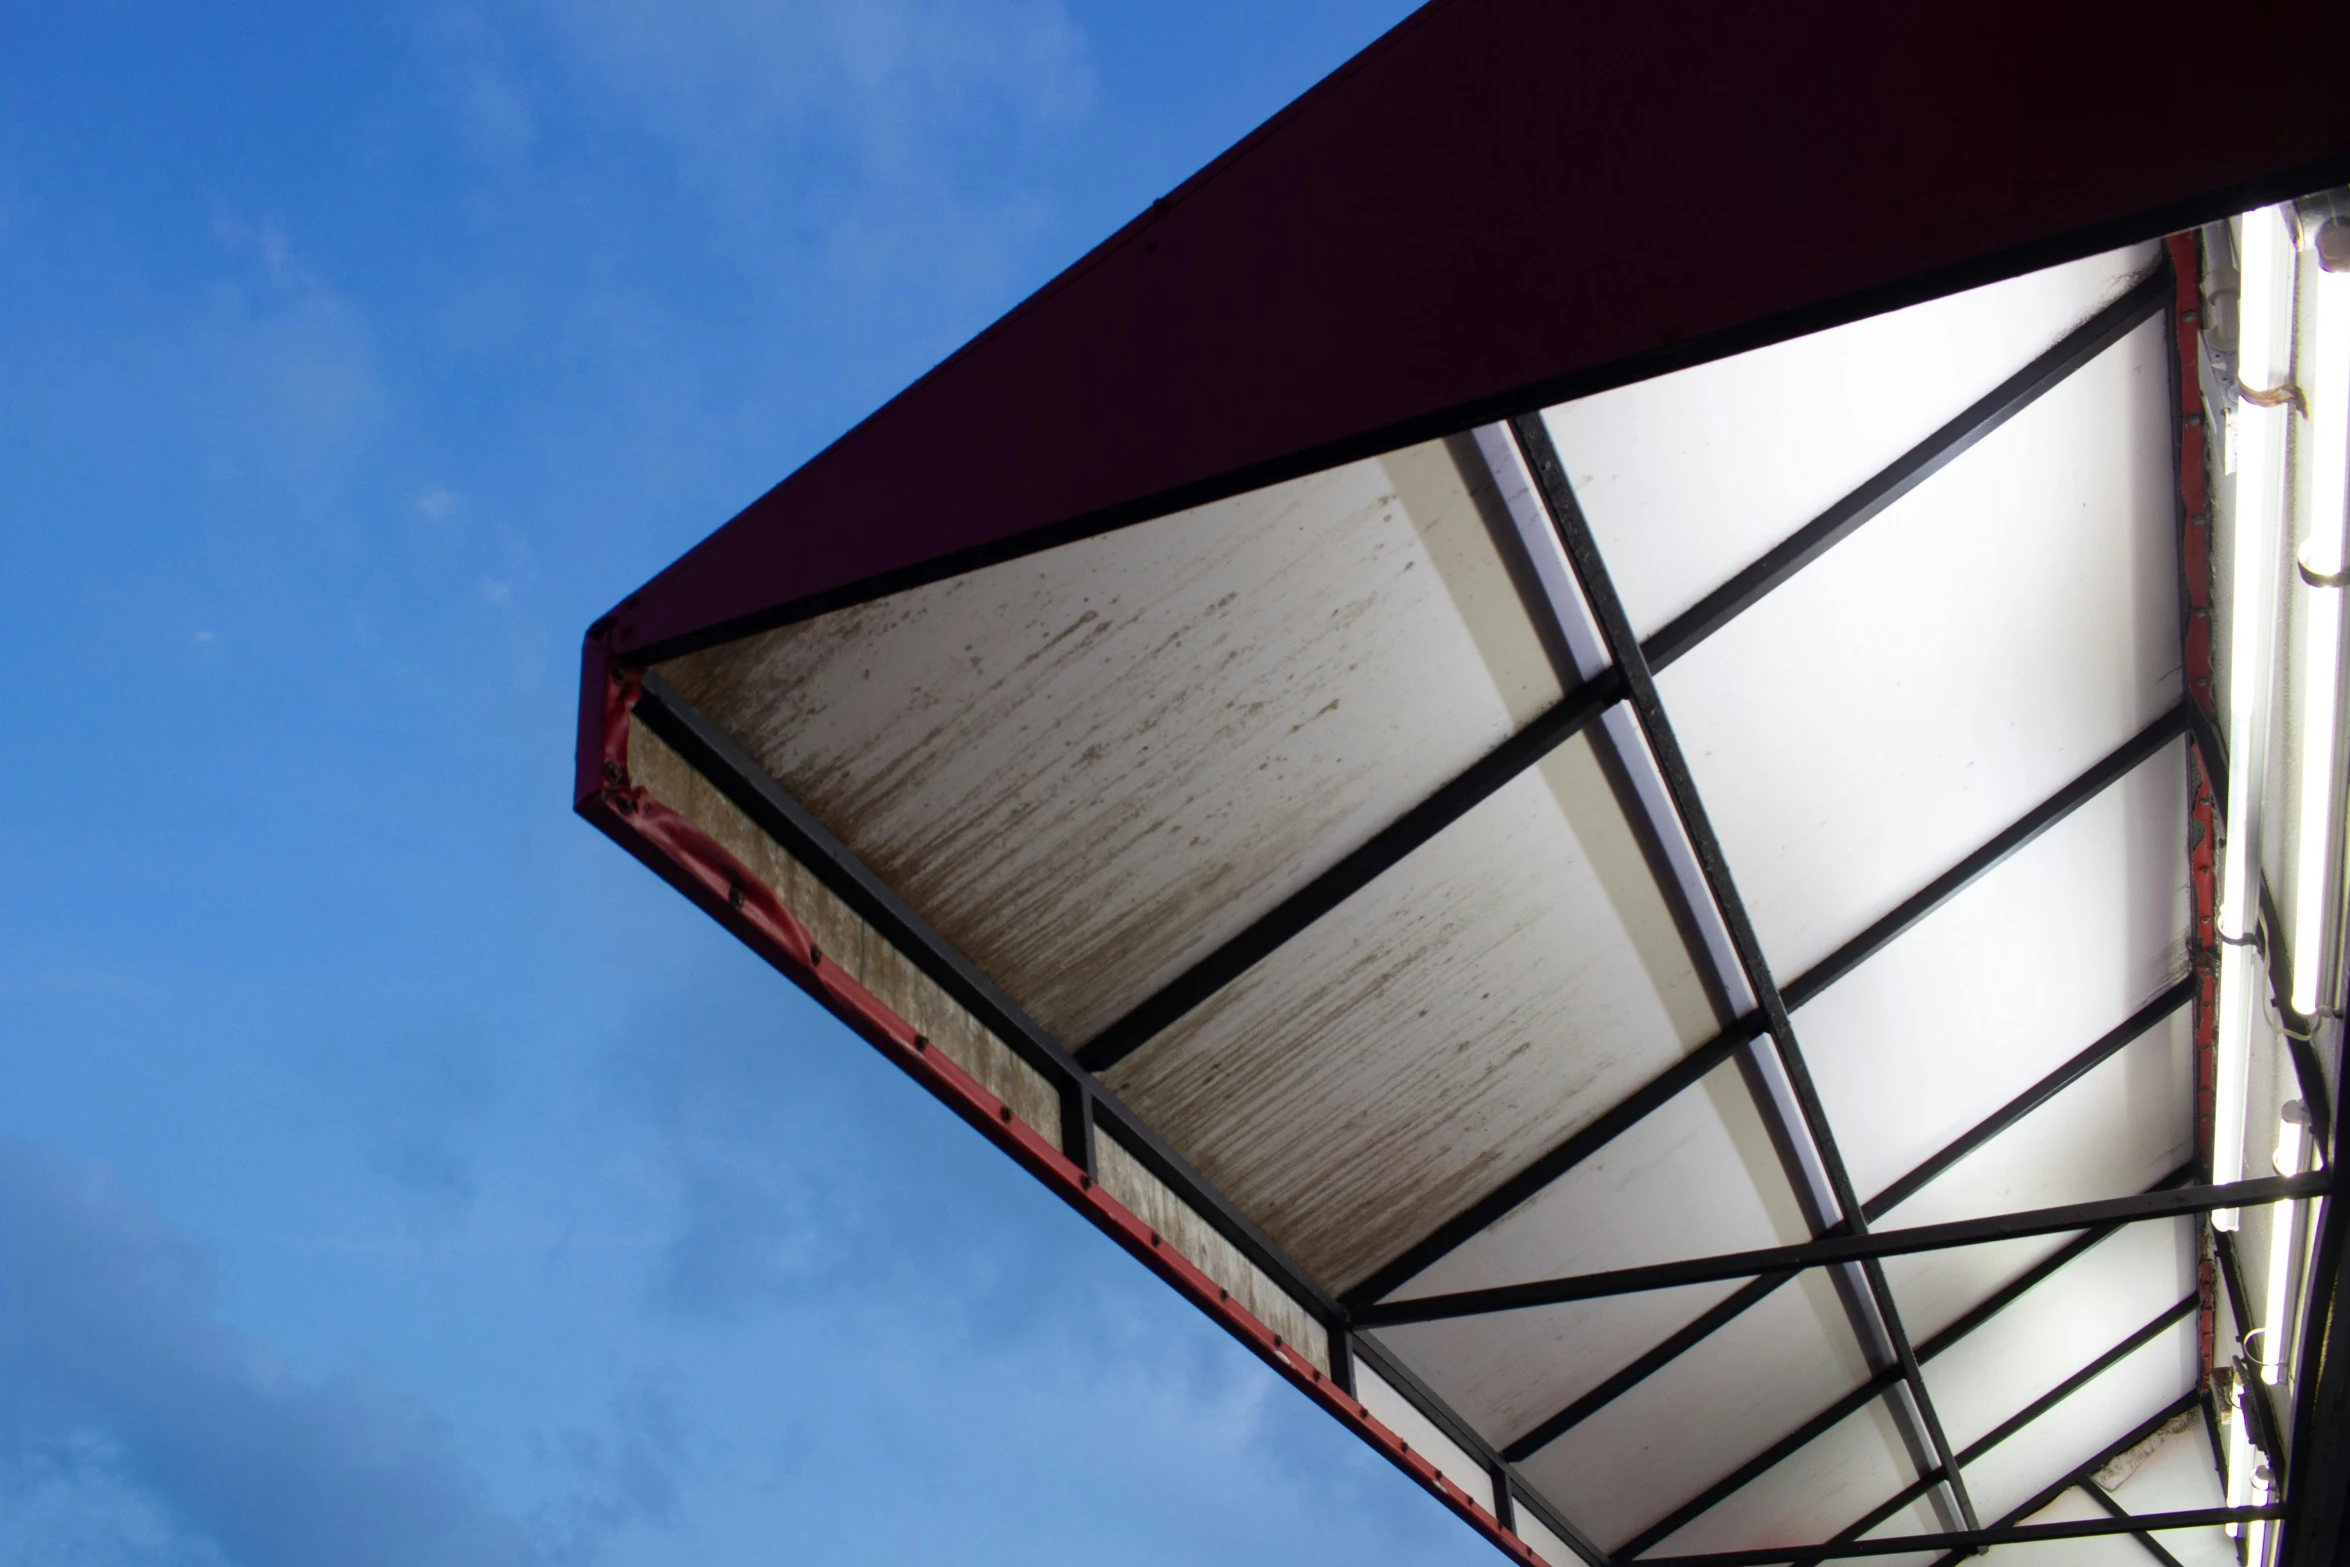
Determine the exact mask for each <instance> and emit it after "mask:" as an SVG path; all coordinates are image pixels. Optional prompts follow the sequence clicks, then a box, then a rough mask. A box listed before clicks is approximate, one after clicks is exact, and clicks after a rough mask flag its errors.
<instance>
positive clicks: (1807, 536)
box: [1648, 267, 2171, 670]
mask: <svg viewBox="0 0 2350 1567" xmlns="http://www.w3.org/2000/svg"><path fill="white" fill-rule="evenodd" d="M2170 289H2171V284H2170V278H2169V275H2168V273H2167V271H2166V270H2165V269H2163V268H2160V267H2157V268H2156V269H2155V270H2154V271H2152V272H2150V273H2148V274H2147V275H2146V277H2145V278H2144V279H2143V280H2141V281H2140V282H2139V283H2138V284H2137V285H2136V286H2135V287H2133V288H2132V289H2131V290H2130V291H2129V292H2128V293H2126V294H2124V295H2122V296H2121V298H2119V299H2117V300H2115V301H2114V302H2113V303H2112V304H2110V305H2107V306H2106V307H2105V308H2104V309H2103V310H2100V311H2098V312H2097V314H2095V315H2093V316H2091V317H2090V318H2089V319H2088V320H2087V321H2084V322H2083V323H2081V325H2079V326H2078V327H2075V328H2074V329H2073V330H2072V331H2071V332H2068V333H2067V334H2065V336H2064V337H2063V338H2062V339H2061V340H2060V341H2059V342H2058V343H2057V344H2056V346H2055V347H2053V348H2051V349H2049V350H2048V351H2047V352H2046V353H2044V354H2042V355H2041V356H2040V357H2039V358H2037V359H2035V360H2033V361H2032V362H2031V363H2030V364H2028V365H2026V366H2024V368H2023V369H2021V370H2019V371H2017V372H2016V373H2015V374H2014V375H2012V376H2009V377H2008V378H2007V379H2006V380H2005V381H2003V382H2001V383H2000V384H1999V385H1998V386H1997V387H1995V388H1993V389H1992V390H1991V391H1990V392H1988V393H1986V394H1985V395H1984V396H1983V397H1981V398H1979V399H1978V400H1977V401H1976V402H1975V403H1974V404H1973V405H1972V406H1971V407H1969V408H1968V409H1967V410H1966V411H1965V412H1963V413H1961V414H1960V415H1959V416H1958V417H1957V418H1955V419H1952V420H1951V421H1950V422H1949V423H1948V424H1946V425H1944V426H1943V427H1942V428H1941V429H1939V430H1936V431H1935V432H1934V433H1933V434H1932V435H1929V436H1927V437H1926V438H1925V439H1924V440H1922V441H1920V442H1919V443H1918V444H1917V445H1916V446H1914V447H1912V448H1910V450H1908V451H1906V452H1904V453H1903V454H1902V455H1901V456H1899V457H1897V458H1895V459H1894V460H1893V462H1892V463H1891V464H1889V465H1888V466H1887V467H1886V468H1885V469H1884V470H1883V471H1881V472H1879V473H1878V474H1876V475H1875V476H1873V477H1872V478H1870V479H1869V480H1868V481H1867V482H1866V483H1864V484H1862V485H1861V486H1860V488H1858V489H1856V490H1854V491H1853V492H1852V493H1851V494H1850V495H1847V496H1845V497H1844V498H1843V499H1842V500H1840V501H1838V502H1837V503H1836V504H1835V505H1833V506H1831V507H1829V508H1828V509H1827V510H1826V511H1824V512H1822V513H1821V514H1820V515H1819V516H1818V517H1817V518H1815V519H1814V520H1813V521H1811V522H1809V523H1807V524H1805V525H1804V526H1803V527H1802V528H1801V529H1799V530H1797V531H1796V532H1795V533H1794V534H1793V535H1791V536H1790V537H1789V538H1787V539H1786V540H1785V541H1784V542H1783V543H1781V544H1779V545H1778V546H1776V547H1775V548H1773V549H1772V550H1771V551H1770V552H1769V553H1768V554H1766V555H1764V556H1763V557H1762V559H1760V560H1758V561H1756V562H1755V563H1754V564H1753V565H1751V566H1749V567H1747V568H1746V569H1745V570H1744V571H1742V572H1740V573H1738V575H1737V576H1735V577H1732V578H1731V579H1730V580H1729V581H1728V582H1725V583H1723V584H1722V585H1721V586H1720V587H1718V588H1716V589H1715V590H1714V591H1713V592H1711V593H1709V594H1707V595H1706V596H1705V597H1704V598H1702V599H1700V600H1698V602H1697V603H1696V604H1695V605H1694V606H1692V607H1691V608H1690V609H1688V610H1686V611H1685V612H1683V613H1682V614H1681V615H1679V616H1677V617H1675V618H1674V620H1673V621H1672V622H1671V623H1670V624H1668V625H1667V626H1666V627H1665V628H1664V629H1663V630H1661V631H1659V632H1658V633H1657V634H1656V635H1655V636H1653V637H1651V638H1650V639H1649V641H1648V648H1649V654H1648V662H1649V666H1650V667H1651V668H1652V669H1658V670H1661V669H1663V668H1664V667H1665V666H1666V665H1668V664H1670V663H1672V662H1673V661H1674V660H1676V659H1678V658H1680V657H1681V656H1682V655H1683V654H1685V653H1687V652H1688V651H1689V650H1690V649H1691V648H1694V647H1696V646H1697V644H1698V643H1700V642H1702V641H1704V640H1705V639H1706V638H1707V637H1709V636H1712V635H1713V634H1714V633H1715V632H1716V631H1719V630H1720V629H1721V628H1722V627H1723V626H1724V625H1726V624H1728V623H1729V621H1730V620H1731V619H1732V618H1733V617H1735V616H1736V615H1737V614H1738V613H1739V612H1740V611H1741V610H1744V609H1746V608H1747V607H1748V606H1750V605H1752V604H1753V603H1754V602H1755V601H1756V600H1757V599H1759V598H1761V597H1762V596H1763V595H1764V594H1766V593H1768V592H1770V591H1771V589H1773V588H1775V587H1777V586H1778V585H1779V584H1780V583H1782V582H1785V581H1786V580H1787V579H1788V578H1789V577H1792V576H1794V575H1795V573H1797V572H1799V571H1801V570H1802V569H1803V568H1804V567H1806V566H1808V565H1810V564H1811V563H1812V562H1813V561H1814V560H1817V559H1818V558H1819V557H1820V556H1821V555H1823V554H1825V553H1826V552H1827V551H1828V550H1829V549H1830V548H1832V547H1833V546H1834V545H1835V544H1836V543H1837V542H1838V541H1840V540H1842V539H1843V538H1844V537H1845V536H1846V535H1847V534H1849V533H1851V532H1852V531H1853V530H1854V529H1855V528H1858V527H1859V526H1860V525H1861V524H1862V523H1864V522H1867V521H1868V520H1869V519H1870V518H1872V517H1875V516H1876V515H1878V514H1879V513H1880V512H1882V511H1884V510H1885V509H1886V508H1887V507H1888V506H1891V505H1892V504H1893V503H1894V502H1895V501H1898V500H1900V499H1901V498H1902V497H1903V496H1904V495H1907V494H1908V493H1909V492H1910V491H1912V490H1914V489H1916V488H1917V487H1918V486H1919V485H1920V484H1923V483H1924V482H1925V481H1926V480H1928V479H1930V478H1932V477H1933V476H1934V475H1935V474H1936V473H1939V472H1940V471H1941V470H1942V469H1943V468H1945V467H1947V466H1948V465H1949V464H1950V463H1951V462H1952V461H1953V460H1955V459H1956V458H1958V457H1959V456H1961V455H1962V454H1964V453H1965V452H1966V451H1968V450H1969V449H1970V448H1972V447H1973V446H1974V445H1975V444H1976V443H1977V442H1979V441H1981V440H1982V439H1983V438H1984V437H1985V436H1987V435H1989V434H1990V433H1991V432H1992V431H1994V430H1996V429H1998V428H1999V427H2000V426H2001V425H2003V424H2005V423H2007V421H2008V420H2010V419H2012V418H2014V417H2015V416H2016V415H2017V414H2019V413H2022V412H2023V411H2024V410H2025V409H2026V408H2028V407H2030V406H2031V405H2032V404H2033V403H2034V402H2036V401H2038V400H2039V398H2041V397H2042V396H2043V395H2045V394H2046V393H2047V392H2049V391H2050V390H2052V389H2054V388H2055V387H2056V386H2058V385H2060V384H2062V382H2063V381H2064V380H2065V378H2066V377H2068V376H2070V375H2071V374H2072V373H2073V372H2074V371H2075V370H2078V369H2080V368H2081V367H2082V366H2084V365H2086V364H2088V363H2089V362H2090V361H2091V360H2093V359H2095V358H2096V357H2097V356H2098V355H2100V354H2102V353H2104V352H2105V351H2106V350H2107V349H2108V348H2111V347H2112V346H2113V345H2114V344H2116V343H2118V342H2120V341H2121V340H2122V339H2123V338H2124V337H2126V336H2128V335H2129V332H2130V330H2131V329H2132V328H2133V327H2136V326H2138V325H2139V324H2140V323H2142V322H2144V321H2146V320H2147V319H2149V318H2150V317H2152V316H2155V315H2158V314H2160V313H2161V312H2162V309H2163V305H2164V303H2165V301H2166V300H2167V299H2168V298H2169V296H2170Z"/></svg>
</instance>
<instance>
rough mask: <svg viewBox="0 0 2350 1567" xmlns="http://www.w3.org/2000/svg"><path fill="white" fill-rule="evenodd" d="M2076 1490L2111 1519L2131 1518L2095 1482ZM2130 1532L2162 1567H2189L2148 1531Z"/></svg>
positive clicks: (2124, 1508)
mask: <svg viewBox="0 0 2350 1567" xmlns="http://www.w3.org/2000/svg"><path fill="white" fill-rule="evenodd" d="M2076 1489H2077V1490H2079V1491H2080V1492H2081V1494H2082V1495H2084V1496H2086V1497H2088V1498H2089V1500H2090V1501H2092V1502H2095V1503H2096V1504H2097V1505H2098V1506H2099V1507H2102V1508H2104V1509H2105V1511H2106V1514H2107V1516H2109V1517H2113V1518H2128V1517H2130V1516H2131V1513H2130V1510H2129V1509H2128V1508H2126V1507H2124V1506H2123V1505H2122V1504H2121V1503H2119V1502H2117V1501H2115V1500H2114V1499H2113V1496H2112V1494H2111V1493H2110V1492H2108V1491H2107V1490H2106V1489H2105V1487H2103V1486H2101V1485H2099V1484H2098V1483H2097V1482H2096V1481H2095V1480H2083V1481H2082V1482H2081V1483H2080V1485H2079V1486H2078V1487H2076ZM2130 1532H2131V1533H2132V1534H2134V1535H2136V1536H2137V1537H2138V1543H2139V1545H2141V1546H2143V1547H2144V1548H2145V1551H2146V1554H2147V1555H2149V1556H2151V1557H2153V1558H2154V1559H2155V1560H2156V1561H2157V1562H2160V1563H2161V1564H2162V1567H2187V1564H2186V1563H2185V1562H2182V1561H2180V1560H2179V1559H2178V1558H2177V1557H2176V1556H2173V1555H2172V1554H2171V1553H2170V1552H2169V1551H2168V1550H2167V1549H2165V1548H2164V1546H2163V1543H2162V1542H2161V1541H2160V1540H2157V1539H2156V1538H2155V1537H2154V1536H2153V1535H2152V1534H2150V1533H2148V1532H2147V1531H2146V1530H2144V1529H2133V1530H2131V1531H2130Z"/></svg>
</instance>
